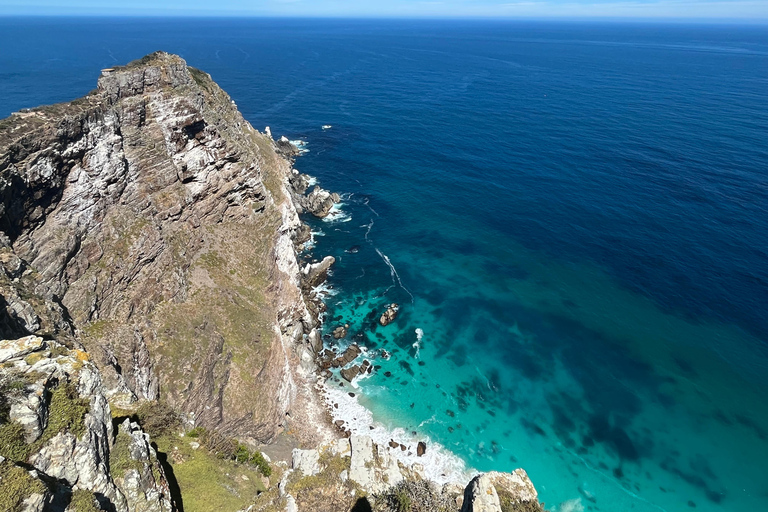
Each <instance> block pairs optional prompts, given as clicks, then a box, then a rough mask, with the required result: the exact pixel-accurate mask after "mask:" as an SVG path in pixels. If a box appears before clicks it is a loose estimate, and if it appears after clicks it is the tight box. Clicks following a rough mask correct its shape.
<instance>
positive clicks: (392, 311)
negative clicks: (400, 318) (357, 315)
mask: <svg viewBox="0 0 768 512" xmlns="http://www.w3.org/2000/svg"><path fill="white" fill-rule="evenodd" d="M398 311H400V306H398V305H397V304H390V305H389V306H387V309H386V310H384V312H383V313H382V314H381V317H380V318H379V323H380V324H381V325H382V326H387V325H389V324H391V323H392V322H394V320H395V318H397V313H398Z"/></svg>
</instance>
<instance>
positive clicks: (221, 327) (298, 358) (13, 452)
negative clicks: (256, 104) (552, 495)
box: [0, 52, 539, 512]
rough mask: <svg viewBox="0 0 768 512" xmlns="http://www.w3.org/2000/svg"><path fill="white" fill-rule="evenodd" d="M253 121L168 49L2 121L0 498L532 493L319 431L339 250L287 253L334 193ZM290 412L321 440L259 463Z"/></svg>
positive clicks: (67, 500)
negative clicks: (454, 477)
mask: <svg viewBox="0 0 768 512" xmlns="http://www.w3.org/2000/svg"><path fill="white" fill-rule="evenodd" d="M265 132H266V133H260V132H258V131H256V130H255V129H254V128H253V127H252V126H251V125H250V124H249V123H248V122H246V121H245V120H244V119H243V117H242V116H241V114H240V113H239V112H238V110H237V107H236V106H235V104H234V102H233V101H232V100H231V99H230V98H229V96H227V94H226V93H224V92H223V91H222V90H221V89H220V88H219V87H218V86H217V85H216V84H215V83H214V82H213V81H212V79H211V77H210V76H209V75H207V74H206V73H204V72H202V71H199V70H196V69H194V68H191V67H189V66H187V65H186V63H185V62H184V61H183V60H182V59H181V58H179V57H177V56H173V55H169V54H166V53H162V52H158V53H155V54H152V55H149V56H147V57H145V58H143V59H141V60H140V61H136V62H133V63H131V64H129V65H127V66H125V67H119V68H112V69H107V70H103V71H102V75H101V77H100V78H99V81H98V88H97V89H96V90H94V91H93V92H91V93H90V94H89V95H87V96H85V97H84V98H81V99H78V100H75V101H73V102H71V103H66V104H60V105H53V106H47V107H39V108H35V109H31V110H24V111H22V112H19V113H16V114H14V115H12V116H11V117H10V118H8V119H5V120H2V121H0V340H2V341H0V510H3V511H4V510H29V511H33V510H34V511H37V510H59V511H64V510H69V511H80V512H84V511H90V510H98V509H102V510H111V511H115V512H124V511H125V512H127V511H141V512H144V511H146V512H150V511H153V512H154V511H158V512H160V511H162V512H166V511H171V510H184V509H187V510H188V511H192V512H194V511H197V510H201V511H202V510H231V511H232V512H234V511H235V510H245V509H248V510H277V509H280V510H283V509H285V510H289V511H293V510H298V509H300V510H329V511H330V510H347V509H349V508H351V507H359V506H363V505H365V506H368V507H370V506H371V503H373V504H374V505H375V506H376V507H378V508H379V509H381V510H393V509H394V510H443V509H444V510H449V509H451V510H452V509H457V507H459V506H460V505H461V506H463V510H494V511H496V510H500V511H504V512H507V511H510V510H538V509H539V508H538V507H539V505H538V501H537V500H536V493H535V489H533V486H532V485H530V481H529V480H528V479H527V476H525V474H524V472H523V473H522V474H519V473H514V474H510V475H512V476H510V475H502V476H493V477H492V476H488V475H484V476H482V477H478V479H475V480H473V481H472V482H471V483H470V485H469V486H468V487H467V489H466V491H463V490H462V487H461V486H458V487H457V486H456V485H454V486H453V487H450V488H443V489H436V488H434V486H430V485H429V484H428V483H427V482H425V481H424V479H423V475H421V474H420V472H419V469H418V468H417V467H406V466H404V465H403V464H402V463H401V462H399V461H398V459H397V457H396V456H394V455H391V454H389V452H388V451H387V449H386V448H385V447H384V448H383V447H378V446H376V445H375V444H374V443H372V442H371V440H370V439H369V438H365V437H359V436H352V437H351V440H347V439H342V440H337V441H333V439H334V438H338V437H341V436H343V435H349V434H348V433H347V434H345V433H343V432H339V431H335V430H334V429H332V428H331V424H330V422H329V421H328V418H327V411H325V410H324V409H323V408H322V407H321V406H319V401H318V399H317V397H316V396H315V394H314V389H313V386H314V385H315V384H316V383H317V382H318V381H317V379H318V377H317V372H316V371H315V370H316V369H317V368H316V359H317V358H318V356H319V353H320V351H322V350H323V343H322V340H321V337H320V335H319V327H320V325H319V322H320V313H321V312H322V310H323V305H322V303H321V302H320V300H319V299H318V298H317V297H316V296H315V295H314V292H313V291H312V289H313V287H314V286H316V285H317V284H319V283H321V282H322V281H323V280H324V279H325V276H326V275H327V273H328V270H329V268H330V267H331V265H332V264H333V262H334V261H333V258H330V257H329V258H325V259H323V260H322V261H319V262H315V263H311V262H305V263H303V264H300V260H299V257H298V256H297V255H298V254H299V248H300V247H301V244H303V242H305V241H306V240H307V238H308V235H309V233H308V229H307V227H306V226H305V225H303V224H302V223H301V221H300V219H299V213H304V212H307V213H310V214H314V215H316V216H318V217H322V216H325V215H328V213H329V212H330V210H331V207H332V206H333V204H334V202H337V201H338V200H339V198H338V196H337V195H335V194H332V193H330V192H327V191H325V190H322V189H320V188H314V189H313V190H312V191H311V192H309V193H307V187H308V183H309V181H308V180H307V177H306V176H304V175H302V174H301V173H299V172H298V171H296V170H295V169H293V165H292V164H293V159H294V157H295V156H296V154H297V150H296V148H295V147H293V146H292V145H291V144H290V143H289V142H288V141H287V139H284V138H282V139H280V140H277V141H275V140H274V139H273V138H272V136H271V134H270V132H269V130H268V129H267V130H265ZM286 429H290V433H291V438H292V439H293V442H294V443H299V444H301V445H303V446H304V447H314V449H310V450H305V451H302V450H297V451H294V452H293V457H292V463H291V460H290V459H291V457H288V459H289V460H288V463H281V462H279V461H275V462H273V463H272V464H270V463H269V460H268V458H267V457H265V456H264V455H262V453H261V452H259V451H258V450H255V449H254V447H255V446H257V445H260V444H264V443H271V442H273V441H275V439H276V438H277V436H278V435H279V434H280V433H281V432H283V431H285V430H286ZM150 434H151V436H150ZM273 472H274V473H273ZM515 475H517V476H515ZM505 479H506V480H505ZM510 479H511V480H510ZM270 481H271V482H270ZM513 481H514V482H513ZM276 482H280V484H279V485H275V483H276ZM513 483H514V484H515V485H518V484H519V485H520V486H521V487H519V488H518V489H516V490H515V489H513V490H511V491H510V490H509V489H510V486H512V484H513ZM393 486H398V487H393ZM496 489H498V492H497V491H496ZM494 493H495V494H494ZM257 495H258V497H257ZM368 497H370V498H371V499H370V501H368ZM362 498H365V503H362V502H361V501H360V500H361V499H362ZM402 500H406V501H407V504H408V506H407V507H405V508H403V507H404V505H403V503H404V502H402ZM425 500H426V501H425ZM430 500H431V501H430ZM505 500H506V501H505ZM361 503H362V504H361ZM411 504H412V505H413V506H411ZM430 504H431V505H430ZM433 505H434V506H433ZM437 505H439V507H437ZM512 506H514V507H519V506H524V507H529V506H530V507H531V508H510V507H512ZM408 507H410V508H408ZM425 507H426V508H425ZM430 507H431V508H430ZM435 507H437V508H435ZM446 507H447V508H446ZM473 507H474V508H473ZM494 507H495V508H494ZM356 509H357V510H359V508H356Z"/></svg>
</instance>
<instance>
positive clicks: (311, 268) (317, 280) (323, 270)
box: [302, 256, 336, 288]
mask: <svg viewBox="0 0 768 512" xmlns="http://www.w3.org/2000/svg"><path fill="white" fill-rule="evenodd" d="M335 262H336V258H334V257H333V256H326V257H325V258H323V259H322V261H319V262H318V263H308V264H307V265H306V266H305V267H304V270H303V271H302V274H303V279H302V283H303V285H304V286H305V287H307V288H314V287H315V286H317V285H319V284H322V283H323V282H325V280H326V279H327V278H328V270H329V269H330V268H331V265H333V264H334V263H335Z"/></svg>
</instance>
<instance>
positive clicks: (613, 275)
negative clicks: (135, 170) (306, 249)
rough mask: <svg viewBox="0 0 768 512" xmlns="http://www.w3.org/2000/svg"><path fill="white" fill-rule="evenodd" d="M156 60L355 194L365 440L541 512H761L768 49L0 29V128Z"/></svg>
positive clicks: (764, 38)
mask: <svg viewBox="0 0 768 512" xmlns="http://www.w3.org/2000/svg"><path fill="white" fill-rule="evenodd" d="M158 49H162V50H166V51H169V52H174V53H179V54H180V55H182V56H183V57H184V58H185V59H187V61H188V62H189V64H191V65H193V66H196V67H199V68H201V69H203V70H205V71H208V72H209V73H211V75H212V76H213V78H214V79H215V80H216V81H217V82H218V83H219V84H220V85H221V86H222V87H223V88H224V89H225V90H226V91H227V92H229V93H230V95H231V96H232V98H233V99H234V100H235V101H236V102H237V104H238V106H239V108H240V109H241V110H242V111H243V113H244V115H245V117H246V119H248V120H249V121H250V122H251V123H252V124H253V125H254V126H255V127H256V128H258V129H263V127H264V126H267V125H269V126H270V127H271V128H272V131H273V133H275V134H277V135H282V134H286V135H288V136H289V137H290V138H291V139H303V140H305V141H307V143H308V145H307V146H306V147H307V149H309V150H310V152H309V153H308V154H306V155H305V156H303V157H302V158H301V159H299V160H298V161H297V163H296V166H297V168H299V169H300V170H301V171H303V172H307V173H310V174H312V175H315V176H317V177H318V178H319V180H320V182H321V184H322V185H323V186H324V187H326V188H329V189H332V190H335V191H338V192H341V193H344V198H345V199H344V204H343V206H342V207H341V210H340V211H341V213H340V215H339V216H338V217H336V219H335V220H333V221H330V222H320V221H313V222H312V226H313V229H314V230H315V232H316V237H315V239H316V247H315V248H314V249H313V250H312V251H310V253H309V254H307V255H306V256H307V257H312V256H315V257H319V256H323V255H325V254H332V255H334V256H336V258H337V260H338V261H337V264H336V266H335V270H334V273H333V275H332V277H331V283H330V284H331V285H332V286H333V292H334V293H335V294H334V295H332V296H329V299H328V304H329V312H328V321H327V324H326V325H327V328H328V329H332V328H333V327H335V326H336V325H337V324H338V323H339V322H349V323H350V324H351V326H352V328H351V331H350V337H349V339H348V340H347V341H346V342H349V341H350V339H355V340H357V341H359V342H360V343H361V344H363V345H365V346H366V347H368V349H369V352H368V355H369V356H374V355H376V354H378V352H377V351H378V350H379V349H382V348H383V349H386V350H388V351H389V352H390V353H391V354H392V355H391V358H390V359H384V358H382V357H377V358H375V359H374V364H377V365H381V366H382V368H381V369H380V370H379V371H378V372H377V373H375V374H374V375H373V376H371V377H369V378H367V379H365V380H362V381H360V382H359V383H358V384H357V385H358V386H359V390H360V392H361V394H360V395H359V396H358V398H359V399H360V401H361V403H363V404H365V405H366V406H367V407H368V408H369V409H370V410H371V411H372V413H373V416H374V419H375V420H376V421H378V422H380V423H382V424H384V425H387V426H390V427H392V428H394V427H402V428H404V429H406V430H408V431H411V430H413V431H417V432H418V434H417V435H418V436H419V437H424V436H428V437H429V438H430V442H431V443H440V444H441V445H443V446H444V447H446V448H447V449H450V450H452V451H453V452H454V453H456V454H457V455H459V456H460V457H461V458H463V459H464V460H465V461H466V463H467V464H468V466H469V467H473V468H477V469H479V470H489V469H497V470H507V471H508V470H511V469H513V468H515V467H524V468H526V470H527V471H528V472H529V474H530V476H531V478H532V479H533V481H534V483H535V484H536V485H537V487H538V489H539V491H540V495H541V498H542V499H543V501H545V502H546V504H547V506H548V508H550V509H553V510H559V511H565V510H580V509H581V508H584V509H588V510H603V511H628V510H635V511H654V510H666V511H670V512H671V511H690V510H694V509H695V510H703V511H724V510H729V511H736V510H739V511H742V510H768V398H766V397H768V319H767V318H766V316H767V314H768V28H766V27H765V26H751V27H746V26H729V25H720V26H715V25H712V26H697V25H673V24H657V25H652V24H618V23H617V24H586V23H580V24H577V23H544V22H500V21H498V22H494V21H471V22H470V21H466V22H458V21H450V22H449V21H393V20H388V21H340V20H241V21H237V20H223V19H217V20H164V19H155V20H138V19H122V20H109V19H91V20H87V19H68V20H62V19H23V18H16V19H10V18H6V19H0V117H3V116H6V115H8V114H9V113H10V112H12V111H15V110H18V109H20V108H23V107H32V106H36V105H38V104H41V103H53V102H58V101H65V100H70V99H73V98H75V97H78V96H81V95H83V94H85V93H86V92H88V91H89V90H91V89H93V88H94V87H95V83H96V79H97V77H98V75H99V70H100V69H101V68H105V67H110V66H112V65H115V64H122V63H126V62H128V61H130V60H133V59H136V58H139V57H141V56H143V55H144V54H147V53H149V52H151V51H154V50H158ZM326 124H328V125H332V128H331V129H328V130H323V129H321V126H322V125H326ZM353 247H357V248H358V250H357V251H356V252H355V251H349V249H350V248H353ZM389 302H397V303H399V304H400V305H401V313H400V316H399V317H398V319H397V321H396V322H395V323H393V324H392V325H390V326H387V327H386V328H382V327H378V328H376V327H374V326H373V324H374V320H375V318H376V317H377V316H378V314H380V313H381V311H382V308H383V307H384V306H385V305H386V304H387V303H389ZM417 329H419V330H420V331H418V332H419V333H423V335H422V336H421V337H420V339H419V334H417ZM387 371H389V372H391V375H392V376H391V377H387V376H386V374H385V372H387Z"/></svg>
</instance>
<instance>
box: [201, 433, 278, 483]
mask: <svg viewBox="0 0 768 512" xmlns="http://www.w3.org/2000/svg"><path fill="white" fill-rule="evenodd" d="M187 437H191V438H193V439H197V440H198V441H199V442H200V444H201V445H202V446H204V447H205V448H206V449H207V450H208V451H209V452H211V453H212V454H214V455H215V456H216V457H219V458H221V459H227V460H234V461H235V462H238V463H240V464H250V465H251V466H254V467H256V468H257V469H258V470H259V472H260V473H261V474H262V475H264V476H266V477H269V476H270V475H272V468H271V467H270V465H269V463H268V462H267V459H265V458H264V455H262V453H261V452H260V451H258V450H253V451H251V450H250V449H249V448H248V447H247V446H246V445H244V444H242V443H240V442H238V441H237V440H236V439H232V438H229V437H226V436H223V435H222V434H220V433H218V432H216V431H215V430H208V429H206V428H203V427H195V428H193V429H192V430H190V431H189V432H187Z"/></svg>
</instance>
